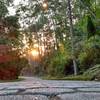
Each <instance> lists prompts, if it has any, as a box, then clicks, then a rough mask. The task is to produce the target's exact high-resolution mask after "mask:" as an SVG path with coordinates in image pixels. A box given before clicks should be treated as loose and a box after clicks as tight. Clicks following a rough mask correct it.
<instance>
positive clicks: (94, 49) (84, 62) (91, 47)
mask: <svg viewBox="0 0 100 100" xmlns="http://www.w3.org/2000/svg"><path fill="white" fill-rule="evenodd" d="M79 62H80V69H81V70H85V69H88V68H90V67H92V66H93V65H95V64H100V37H99V36H95V37H91V38H90V39H89V40H86V42H85V45H84V47H83V52H81V53H80V55H79Z"/></svg>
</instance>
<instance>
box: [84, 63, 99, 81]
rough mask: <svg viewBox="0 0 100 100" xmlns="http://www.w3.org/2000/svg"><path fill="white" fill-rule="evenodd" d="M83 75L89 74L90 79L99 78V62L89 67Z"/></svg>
mask: <svg viewBox="0 0 100 100" xmlns="http://www.w3.org/2000/svg"><path fill="white" fill-rule="evenodd" d="M83 75H85V76H90V77H91V79H92V80H94V79H96V80H100V64H98V65H95V66H93V67H92V68H89V69H88V70H87V71H86V72H84V74H83Z"/></svg>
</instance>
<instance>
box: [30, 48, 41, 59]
mask: <svg viewBox="0 0 100 100" xmlns="http://www.w3.org/2000/svg"><path fill="white" fill-rule="evenodd" d="M31 54H32V56H33V57H38V56H39V52H38V51H37V50H35V49H34V50H32V51H31Z"/></svg>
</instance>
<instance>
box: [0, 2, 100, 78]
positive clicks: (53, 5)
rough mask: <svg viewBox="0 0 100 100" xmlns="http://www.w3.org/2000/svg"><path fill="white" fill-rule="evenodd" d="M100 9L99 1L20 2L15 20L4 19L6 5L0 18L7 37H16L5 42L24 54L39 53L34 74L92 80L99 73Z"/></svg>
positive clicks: (9, 17)
mask: <svg viewBox="0 0 100 100" xmlns="http://www.w3.org/2000/svg"><path fill="white" fill-rule="evenodd" d="M24 2H26V3H24ZM44 4H46V6H44ZM99 5H100V1H99V0H44V1H43V0H39V1H38V0H27V1H24V0H22V1H21V2H20V3H19V5H17V7H16V8H17V9H16V15H15V16H8V15H7V6H8V5H7V6H6V7H5V6H4V7H5V8H3V10H4V11H5V13H4V12H3V14H2V16H1V15H0V16H1V17H0V18H3V19H5V20H6V21H7V26H9V27H10V26H11V28H8V29H11V30H9V31H10V32H9V33H10V34H9V36H10V37H13V36H14V37H16V38H8V40H10V41H9V43H11V45H14V46H16V47H17V48H19V49H21V50H22V52H23V53H24V54H27V51H29V50H31V48H33V49H37V50H38V52H39V58H40V59H39V60H38V61H37V62H39V64H38V65H37V64H34V65H32V66H38V67H33V68H34V70H36V71H34V73H35V74H42V75H47V76H50V77H66V76H69V75H72V76H73V75H78V74H79V75H80V76H78V78H80V79H81V77H88V79H95V77H96V78H98V75H97V74H99V71H98V70H100V68H99V65H100V6H99ZM2 6H3V5H2ZM0 13H2V11H1V10H0ZM3 19H2V20H3ZM18 19H19V20H18ZM18 21H19V22H20V23H21V24H20V25H21V26H20V28H21V32H19V25H18ZM12 26H13V27H12ZM18 34H19V36H18ZM12 40H13V41H12ZM22 40H24V42H25V43H23V41H22ZM1 41H3V42H4V41H5V40H2V39H0V42H1ZM11 41H12V42H11ZM35 44H37V45H38V47H37V48H36V47H35ZM26 45H27V46H26ZM42 47H43V51H41V48H42ZM41 52H42V53H41ZM28 59H30V58H29V57H28ZM33 62H34V60H33ZM31 63H32V60H31ZM92 70H93V71H92ZM89 71H90V72H89ZM97 71H98V72H97ZM86 73H90V74H89V75H87V74H86ZM91 74H93V77H91V76H92V75H91ZM76 77H77V76H76ZM66 79H67V78H66ZM68 79H70V78H68ZM83 79H86V78H83ZM98 79H100V77H99V78H98Z"/></svg>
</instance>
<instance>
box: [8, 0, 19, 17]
mask: <svg viewBox="0 0 100 100" xmlns="http://www.w3.org/2000/svg"><path fill="white" fill-rule="evenodd" d="M19 2H21V0H14V5H15V6H17V5H18V4H19ZM8 10H9V14H10V15H15V11H16V10H15V8H13V7H9V8H8Z"/></svg>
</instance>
